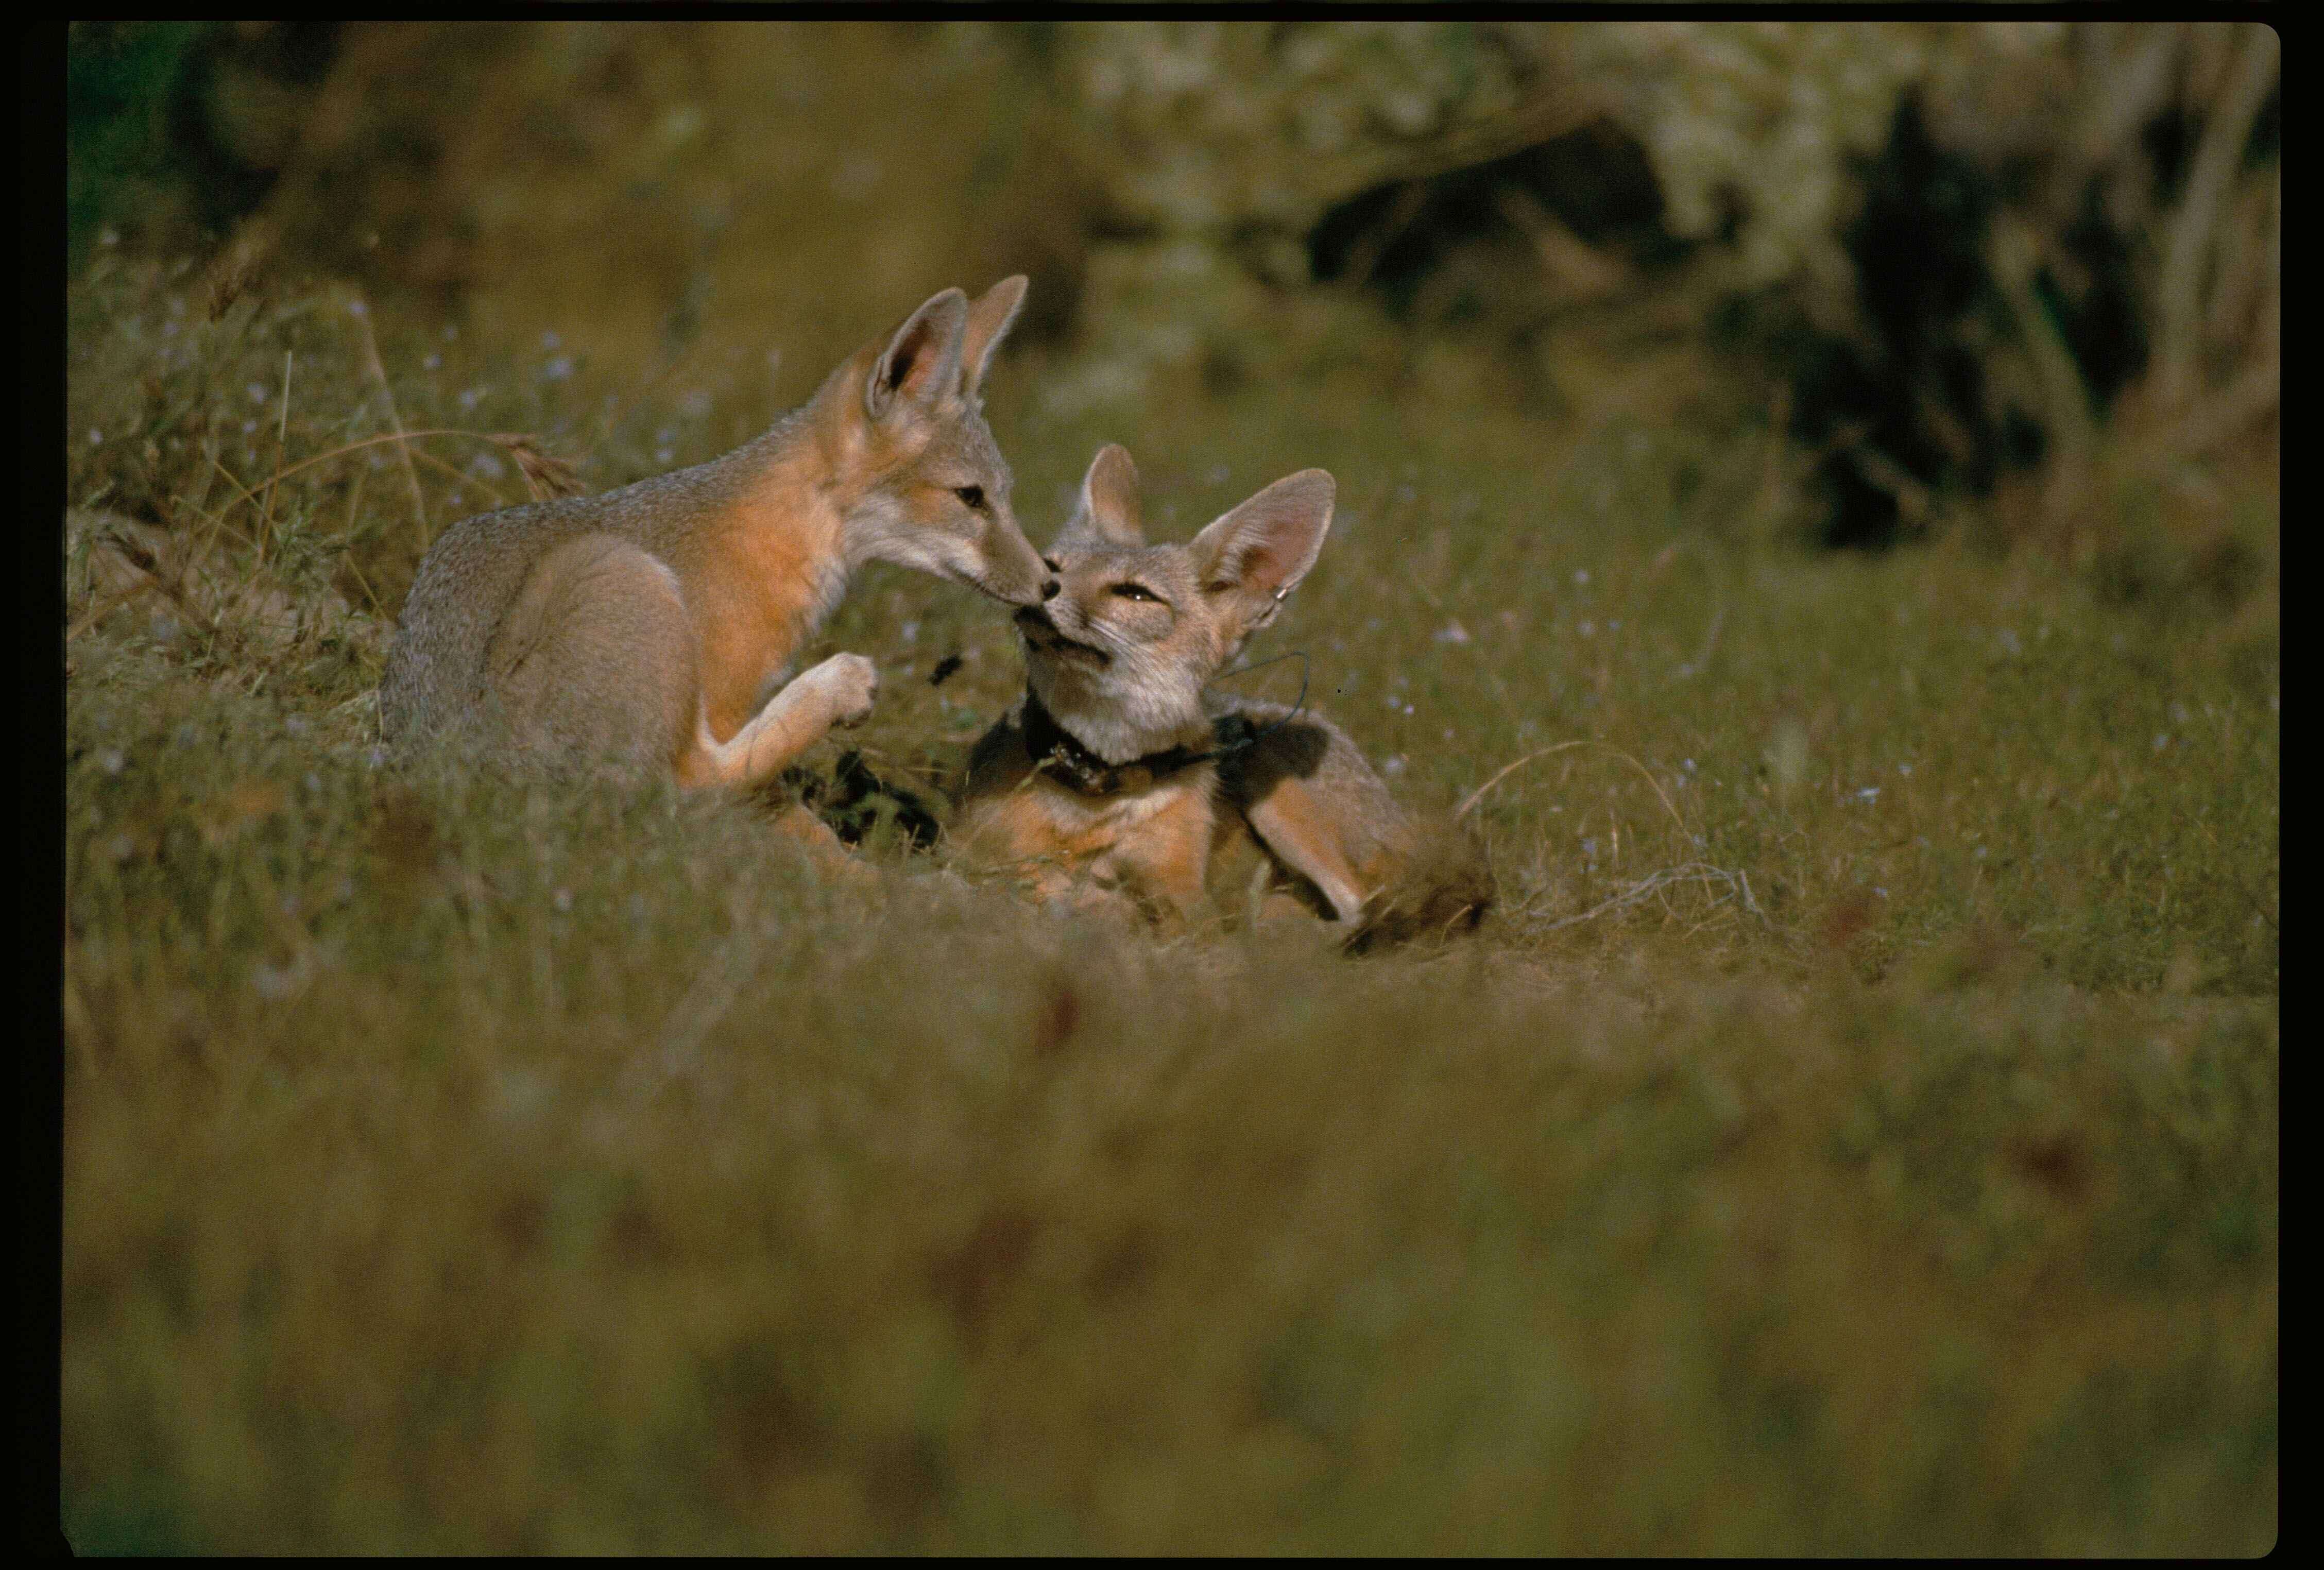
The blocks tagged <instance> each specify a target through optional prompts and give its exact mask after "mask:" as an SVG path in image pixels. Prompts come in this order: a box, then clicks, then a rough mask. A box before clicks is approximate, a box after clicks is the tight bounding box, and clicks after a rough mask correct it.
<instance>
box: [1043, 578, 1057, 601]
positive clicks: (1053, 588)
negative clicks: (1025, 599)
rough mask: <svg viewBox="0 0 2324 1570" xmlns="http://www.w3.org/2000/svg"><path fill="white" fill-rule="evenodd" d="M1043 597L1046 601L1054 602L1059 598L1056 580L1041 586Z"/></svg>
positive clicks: (1052, 579) (1053, 579)
mask: <svg viewBox="0 0 2324 1570" xmlns="http://www.w3.org/2000/svg"><path fill="white" fill-rule="evenodd" d="M1041 597H1042V598H1043V599H1045V600H1053V599H1056V597H1057V580H1056V578H1051V579H1050V580H1049V581H1048V582H1047V583H1045V584H1043V585H1042V586H1041Z"/></svg>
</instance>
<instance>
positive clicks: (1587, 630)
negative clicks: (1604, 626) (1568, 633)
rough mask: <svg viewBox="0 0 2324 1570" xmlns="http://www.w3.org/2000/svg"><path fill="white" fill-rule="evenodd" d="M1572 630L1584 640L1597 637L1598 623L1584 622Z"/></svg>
mask: <svg viewBox="0 0 2324 1570" xmlns="http://www.w3.org/2000/svg"><path fill="white" fill-rule="evenodd" d="M1573 630H1574V631H1575V632H1577V633H1581V634H1582V636H1583V637H1585V638H1594V637H1596V636H1597V635H1598V623H1595V622H1584V623H1582V624H1581V625H1580V626H1578V627H1576V628H1574V629H1573Z"/></svg>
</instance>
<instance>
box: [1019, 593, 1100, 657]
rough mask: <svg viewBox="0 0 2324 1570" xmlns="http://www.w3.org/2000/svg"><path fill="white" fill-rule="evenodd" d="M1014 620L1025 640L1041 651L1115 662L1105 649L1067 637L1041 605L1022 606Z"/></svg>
mask: <svg viewBox="0 0 2324 1570" xmlns="http://www.w3.org/2000/svg"><path fill="white" fill-rule="evenodd" d="M1012 620H1014V621H1015V622H1016V623H1017V630H1018V631H1019V633H1023V634H1024V636H1025V642H1027V643H1028V645H1030V646H1031V647H1032V648H1033V649H1035V650H1036V651H1038V652H1040V653H1043V654H1078V655H1080V656H1081V657H1082V658H1083V659H1084V660H1092V661H1093V662H1095V663H1096V664H1099V665H1110V664H1111V663H1112V662H1113V656H1112V655H1111V654H1108V653H1107V652H1106V651H1104V650H1102V649H1100V648H1097V647H1095V646H1094V645H1092V644H1089V643H1084V642H1082V641H1081V640H1079V639H1078V638H1069V637H1067V636H1066V635H1065V633H1063V632H1061V631H1059V630H1058V627H1057V623H1056V622H1054V621H1052V620H1051V619H1050V617H1049V613H1048V612H1047V610H1046V609H1044V608H1043V607H1041V606H1039V605H1026V606H1023V607H1021V608H1020V609H1019V611H1018V613H1017V614H1016V615H1015V616H1014V617H1013V618H1012Z"/></svg>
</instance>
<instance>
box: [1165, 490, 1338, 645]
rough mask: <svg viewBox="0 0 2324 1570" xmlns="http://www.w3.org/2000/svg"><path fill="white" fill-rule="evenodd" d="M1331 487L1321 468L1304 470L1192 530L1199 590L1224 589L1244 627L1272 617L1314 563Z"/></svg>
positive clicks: (1220, 592) (1328, 522) (1219, 592)
mask: <svg viewBox="0 0 2324 1570" xmlns="http://www.w3.org/2000/svg"><path fill="white" fill-rule="evenodd" d="M1332 498H1333V483H1332V476H1331V475H1330V474H1329V473H1328V472H1327V471H1325V470H1323V469H1302V470H1300V471H1299V472H1298V473H1297V474H1296V475H1291V476H1286V477H1285V478H1283V479H1280V480H1277V481H1276V482H1275V484H1273V485H1269V486H1268V487H1267V489H1265V490H1263V491H1261V492H1259V494H1257V495H1256V496H1253V497H1252V498H1251V499H1250V501H1248V502H1245V503H1243V504H1242V505H1241V506H1240V507H1237V508H1236V509H1235V510H1234V511H1233V512H1231V513H1227V514H1226V515H1225V516H1224V517H1222V518H1220V519H1219V520H1218V521H1217V522H1213V523H1212V524H1211V525H1210V526H1209V527H1208V528H1206V529H1204V530H1203V531H1202V532H1201V533H1200V534H1197V535H1195V536H1194V543H1193V545H1192V546H1191V547H1190V549H1191V550H1193V552H1194V570H1195V571H1196V572H1198V573H1200V574H1201V575H1202V581H1203V593H1205V594H1208V595H1213V596H1228V597H1229V600H1230V605H1231V609H1232V611H1233V613H1234V614H1235V615H1236V616H1237V617H1238V618H1239V624H1240V627H1241V630H1242V631H1244V632H1246V633H1248V632H1251V631H1254V630H1256V629H1258V628H1260V627H1264V626H1265V625H1267V623H1269V622H1271V621H1273V620H1274V619H1275V613H1276V611H1277V609H1278V608H1279V607H1280V606H1281V605H1282V604H1283V600H1284V596H1286V595H1288V594H1289V593H1290V592H1291V591H1292V590H1293V589H1296V588H1297V587H1298V586H1299V580H1300V579H1302V578H1304V577H1306V576H1307V570H1308V568H1312V567H1314V565H1315V557H1316V554H1317V553H1318V552H1319V551H1321V550H1323V532H1324V531H1325V530H1327V529H1329V528H1331V526H1332Z"/></svg>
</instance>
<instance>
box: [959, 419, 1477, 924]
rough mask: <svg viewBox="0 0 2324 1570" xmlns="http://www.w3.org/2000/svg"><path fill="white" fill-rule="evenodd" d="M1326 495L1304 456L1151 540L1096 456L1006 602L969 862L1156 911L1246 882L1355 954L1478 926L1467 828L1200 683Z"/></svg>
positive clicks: (972, 791) (1288, 713) (978, 758)
mask: <svg viewBox="0 0 2324 1570" xmlns="http://www.w3.org/2000/svg"><path fill="white" fill-rule="evenodd" d="M1332 499H1333V483H1332V476H1330V475H1329V474H1327V473H1325V472H1324V471H1323V470H1322V469H1306V470H1303V471H1302V472H1300V473H1298V474H1296V475H1293V476H1289V477H1288V478H1286V479H1281V480H1277V481H1276V482H1275V484H1273V485H1269V486H1268V487H1267V488H1266V489H1265V490H1263V491H1261V492H1259V494H1257V495H1255V496H1252V497H1251V498H1250V500H1249V501H1246V502H1244V503H1242V504H1241V505H1240V506H1239V507H1237V508H1235V509H1234V510H1233V511H1232V512H1231V513H1227V514H1225V515H1224V516H1223V517H1222V518H1220V519H1218V520H1217V521H1216V522H1213V523H1212V524H1211V525H1210V526H1209V527H1208V528H1206V529H1204V530H1203V531H1202V532H1201V533H1200V534H1197V535H1196V536H1195V537H1194V540H1192V541H1190V542H1189V543H1187V544H1185V545H1152V546H1149V545H1148V544H1147V543H1146V542H1145V538H1144V533H1143V528H1142V524H1141V522H1140V518H1139V495H1138V471H1137V468H1136V466H1134V465H1133V464H1132V463H1131V462H1130V454H1129V453H1128V452H1126V451H1124V450H1123V449H1122V448H1120V447H1107V448H1103V449H1102V450H1101V451H1100V452H1099V453H1098V455H1097V457H1096V458H1095V459H1094V460H1093V462H1092V463H1091V465H1090V467H1089V473H1088V475H1087V476H1085V477H1084V480H1083V481H1082V492H1081V498H1080V501H1079V503H1078V504H1077V505H1076V506H1075V508H1074V514H1073V517H1072V519H1071V520H1070V521H1069V522H1067V523H1066V524H1065V528H1064V529H1063V530H1062V531H1059V533H1058V536H1057V539H1056V543H1055V544H1054V545H1053V546H1052V547H1051V548H1050V549H1051V556H1050V558H1049V560H1050V564H1051V565H1052V566H1054V567H1055V568H1056V569H1057V572H1058V575H1059V578H1060V581H1061V583H1062V585H1063V592H1062V593H1060V594H1059V595H1058V596H1056V598H1055V599H1053V600H1051V601H1049V602H1047V604H1045V605H1028V606H1027V607H1025V608H1023V609H1021V610H1019V612H1018V613H1017V627H1018V631H1019V633H1021V634H1022V636H1023V639H1024V643H1025V666H1026V676H1027V691H1026V694H1025V697H1024V699H1023V701H1022V703H1021V704H1020V705H1019V708H1018V709H1017V710H1016V711H1015V712H1014V713H1012V714H1011V715H1010V716H1009V717H1008V718H1006V719H1004V720H1002V721H1001V723H1000V724H999V725H995V726H994V727H993V728H992V729H991V731H989V732H987V733H986V734H985V735H984V737H983V738H982V740H981V741H979V742H978V743H977V744H976V748H975V750H974V753H973V755H972V756H971V758H970V761H969V770H968V779H967V782H966V786H965V789H964V793H963V796H964V812H963V823H964V840H965V843H966V846H967V851H968V854H969V855H970V857H971V858H972V859H977V860H984V861H987V862H990V863H997V864H1009V865H1013V866H1015V867H1017V868H1019V870H1020V871H1022V872H1024V873H1028V875H1029V881H1030V882H1032V883H1033V885H1034V886H1035V887H1036V888H1037V890H1038V891H1041V892H1042V893H1043V894H1045V895H1048V896H1056V895H1059V894H1064V893H1066V892H1067V891H1070V890H1073V889H1074V888H1075V887H1076V885H1077V884H1086V885H1093V886H1094V887H1095V889H1096V890H1098V891H1103V892H1100V893H1098V894H1096V895H1095V896H1094V897H1095V898H1096V899H1098V900H1110V899H1113V898H1118V897H1126V898H1127V899H1129V900H1130V901H1132V902H1133V903H1135V904H1136V905H1138V906H1139V908H1140V909H1141V910H1144V911H1146V912H1147V913H1148V914H1149V915H1151V916H1153V917H1156V918H1157V919H1161V920H1163V921H1165V922H1178V923H1183V922H1185V921H1186V920H1188V919H1191V918H1192V917H1193V916H1194V914H1195V912H1196V911H1197V910H1198V909H1199V907H1200V906H1201V904H1202V902H1203V900H1204V898H1205V895H1206V892H1207V891H1208V890H1210V889H1211V888H1213V887H1217V888H1221V889H1228V890H1231V889H1235V888H1237V887H1239V886H1241V885H1243V884H1244V882H1245V881H1246V880H1248V886H1249V887H1250V889H1251V890H1252V891H1253V892H1254V893H1255V894H1260V895H1262V896H1263V897H1262V899H1261V902H1260V910H1259V914H1261V915H1276V914H1284V913H1288V912H1292V911H1296V910H1302V909H1305V910H1309V911H1312V912H1314V913H1315V914H1318V915H1321V916H1323V918H1324V919H1327V920H1330V921H1332V922H1333V923H1335V924H1336V925H1337V926H1338V927H1339V928H1340V929H1341V930H1342V933H1343V934H1344V935H1345V937H1346V940H1347V944H1348V947H1350V948H1351V949H1361V948H1363V947H1368V946H1369V945H1370V944H1371V943H1373V942H1375V941H1378V940H1379V939H1383V938H1395V937H1406V936H1411V935H1416V934H1418V933H1421V932H1426V931H1449V930H1452V929H1456V928H1459V929H1465V928H1470V927H1473V926H1475V925H1476V923H1477V920H1478V919H1479V918H1480V917H1481V916H1482V915H1483V914H1484V911H1485V909H1486V907H1487V906H1488V905H1489V903H1490V902H1491V900H1492V882H1491V876H1490V873H1489V871H1488V870H1487V868H1486V866H1485V863H1484V858H1483V854H1482V853H1481V851H1480V849H1479V847H1478V846H1477V845H1476V843H1475V842H1474V841H1473V840H1471V839H1470V838H1469V837H1468V836H1466V835H1465V834H1464V833H1462V832H1460V831H1458V830H1451V831H1449V832H1448V831H1426V830H1424V829H1423V828H1422V827H1420V826H1419V825H1416V823H1415V822H1414V821H1413V820H1412V819H1411V818H1410V817H1408V816H1407V815H1406V813H1405V812H1404V810H1403V809H1402V808H1399V807H1398V806H1397V803H1396V801H1395V799H1393V798H1392V797H1390V796H1389V795H1388V788H1387V787H1386V786H1385V785H1383V784H1382V783H1381V782H1380V779H1379V775H1377V774H1375V773H1374V772H1373V771H1372V769H1371V766H1370V765H1369V763H1367V762H1365V761H1364V758H1363V754H1362V753H1360V752H1359V751H1357V749H1356V746H1355V743H1352V742H1351V741H1350V740H1349V739H1348V738H1347V736H1346V735H1344V734H1342V732H1341V731H1340V730H1339V729H1338V727H1336V726H1334V725H1331V724H1330V723H1328V722H1327V721H1324V720H1323V719H1321V718H1319V717H1317V716H1313V715H1302V714H1300V713H1298V712H1297V711H1296V710H1291V709H1286V708H1284V707H1281V706H1279V705H1274V704H1259V703H1248V702H1240V701H1237V700H1232V699H1227V698H1221V697H1212V696H1209V695H1207V694H1206V693H1205V692H1204V685H1205V684H1206V683H1207V682H1208V681H1209V680H1210V679H1212V677H1213V676H1214V675H1216V674H1217V672H1218V671H1219V670H1221V669H1222V667H1224V666H1225V665H1226V664H1227V662H1228V661H1229V660H1232V659H1233V658H1234V657H1235V655H1236V654H1237V653H1238V652H1240V650H1241V648H1242V646H1243V642H1244V641H1245V640H1246V639H1247V638H1249V637H1250V634H1251V633H1254V632H1256V631H1257V630H1258V629H1259V628H1260V627H1263V626H1265V625H1266V624H1267V623H1268V622H1269V621H1271V620H1273V619H1274V616H1275V614H1276V611H1277V608H1278V607H1279V606H1280V605H1282V603H1283V600H1284V598H1285V596H1287V595H1289V594H1290V593H1291V591H1292V590H1293V589H1295V588H1296V587H1297V586H1298V585H1299V582H1300V580H1301V579H1302V578H1304V577H1306V576H1307V571H1308V569H1309V568H1312V567H1313V566H1314V564H1315V557H1316V553H1317V552H1318V551H1319V550H1321V549H1322V548H1323V533H1324V531H1325V530H1326V529H1328V528H1329V527H1330V526H1331V522H1332ZM1084 897H1090V896H1088V895H1087V894H1086V892H1084Z"/></svg>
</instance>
